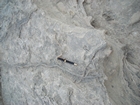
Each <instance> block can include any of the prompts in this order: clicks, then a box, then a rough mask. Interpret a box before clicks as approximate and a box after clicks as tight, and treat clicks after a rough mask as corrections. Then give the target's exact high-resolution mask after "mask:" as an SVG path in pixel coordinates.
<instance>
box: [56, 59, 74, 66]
mask: <svg viewBox="0 0 140 105" xmlns="http://www.w3.org/2000/svg"><path fill="white" fill-rule="evenodd" d="M57 59H58V60H60V61H63V62H66V63H69V64H72V65H75V66H76V65H77V64H76V63H74V62H71V61H69V60H66V59H63V58H60V57H58V58H57Z"/></svg>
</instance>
